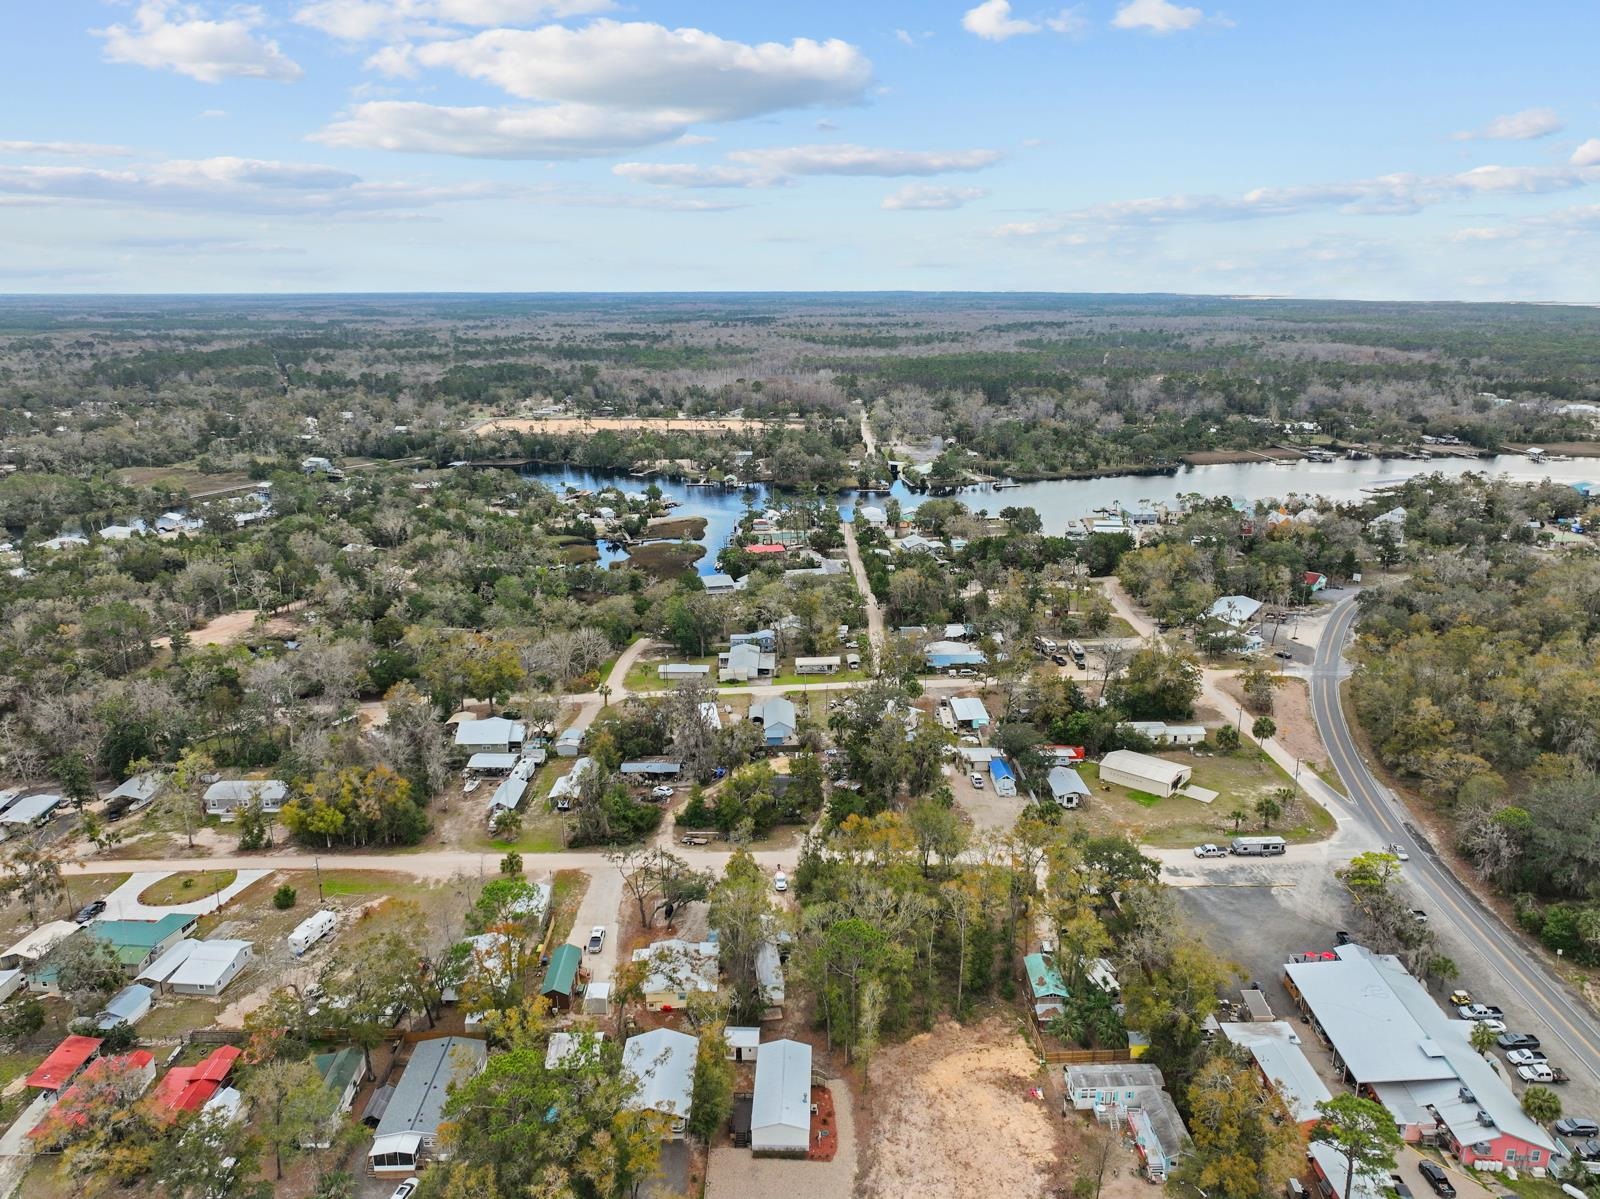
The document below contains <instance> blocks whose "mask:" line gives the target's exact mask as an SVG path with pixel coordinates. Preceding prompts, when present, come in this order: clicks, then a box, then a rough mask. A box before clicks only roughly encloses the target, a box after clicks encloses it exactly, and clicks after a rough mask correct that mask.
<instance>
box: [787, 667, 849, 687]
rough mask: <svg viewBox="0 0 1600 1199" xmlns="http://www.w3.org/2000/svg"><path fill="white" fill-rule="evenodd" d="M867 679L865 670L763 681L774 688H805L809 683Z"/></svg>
mask: <svg viewBox="0 0 1600 1199" xmlns="http://www.w3.org/2000/svg"><path fill="white" fill-rule="evenodd" d="M866 677H867V672H866V671H864V670H838V671H835V672H834V673H833V674H780V675H777V676H776V677H774V678H770V679H762V680H761V681H762V682H763V683H768V684H770V685H772V686H774V687H804V686H805V685H806V684H808V683H859V682H861V681H862V680H863V679H865V678H866Z"/></svg>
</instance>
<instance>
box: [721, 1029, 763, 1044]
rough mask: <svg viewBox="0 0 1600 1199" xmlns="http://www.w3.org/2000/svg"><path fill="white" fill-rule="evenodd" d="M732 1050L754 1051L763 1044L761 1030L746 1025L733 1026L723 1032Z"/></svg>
mask: <svg viewBox="0 0 1600 1199" xmlns="http://www.w3.org/2000/svg"><path fill="white" fill-rule="evenodd" d="M722 1035H723V1036H724V1037H725V1038H727V1041H728V1048H730V1049H754V1048H756V1047H757V1046H759V1045H760V1044H761V1030H760V1029H759V1028H749V1027H746V1026H744V1025H733V1026H731V1027H729V1028H725V1029H723V1030H722Z"/></svg>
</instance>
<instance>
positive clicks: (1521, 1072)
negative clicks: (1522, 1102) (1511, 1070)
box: [1517, 1062, 1556, 1082]
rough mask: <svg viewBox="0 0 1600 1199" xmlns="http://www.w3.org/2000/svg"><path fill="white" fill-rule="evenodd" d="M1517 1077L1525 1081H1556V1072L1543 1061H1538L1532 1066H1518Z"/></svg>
mask: <svg viewBox="0 0 1600 1199" xmlns="http://www.w3.org/2000/svg"><path fill="white" fill-rule="evenodd" d="M1517 1077H1518V1078H1520V1079H1522V1081H1523V1082H1554V1081H1555V1080H1556V1072H1555V1071H1554V1070H1552V1069H1550V1067H1549V1066H1547V1065H1545V1064H1544V1063H1543V1062H1536V1063H1535V1064H1534V1065H1531V1066H1518V1067H1517Z"/></svg>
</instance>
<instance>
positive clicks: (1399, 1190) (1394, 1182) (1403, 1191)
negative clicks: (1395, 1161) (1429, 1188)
mask: <svg viewBox="0 0 1600 1199" xmlns="http://www.w3.org/2000/svg"><path fill="white" fill-rule="evenodd" d="M1389 1189H1390V1190H1392V1191H1393V1192H1394V1193H1395V1194H1396V1195H1398V1196H1400V1199H1411V1188H1410V1187H1408V1186H1407V1185H1406V1180H1405V1179H1403V1178H1401V1177H1400V1175H1398V1174H1391V1175H1389Z"/></svg>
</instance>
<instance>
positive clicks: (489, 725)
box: [456, 716, 524, 745]
mask: <svg viewBox="0 0 1600 1199" xmlns="http://www.w3.org/2000/svg"><path fill="white" fill-rule="evenodd" d="M523 732H524V730H523V727H522V725H521V724H519V723H518V722H516V721H514V720H507V719H506V718H505V717H503V716H490V717H487V718H486V719H483V720H463V721H462V722H461V723H460V724H458V725H456V744H457V745H509V744H510V743H511V742H513V741H521V740H522V736H523Z"/></svg>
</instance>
